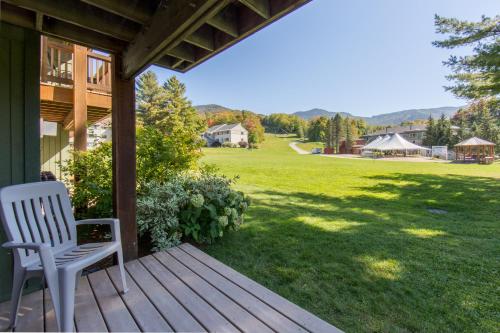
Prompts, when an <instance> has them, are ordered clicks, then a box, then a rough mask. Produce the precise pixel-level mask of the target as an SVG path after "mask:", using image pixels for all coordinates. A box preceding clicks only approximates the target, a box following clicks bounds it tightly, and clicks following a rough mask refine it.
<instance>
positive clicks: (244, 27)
mask: <svg viewBox="0 0 500 333" xmlns="http://www.w3.org/2000/svg"><path fill="white" fill-rule="evenodd" d="M310 1H311V0H273V1H271V2H270V12H271V17H270V18H269V19H268V20H265V19H263V18H262V17H260V16H259V15H257V14H256V13H255V12H253V11H252V10H250V9H248V8H247V7H246V6H241V7H240V8H238V15H237V16H238V29H239V33H240V35H239V36H238V38H235V37H233V36H230V35H228V34H227V33H225V32H222V31H219V29H217V30H215V31H214V44H215V51H214V52H210V53H207V54H206V55H204V56H203V55H202V56H198V57H197V58H196V62H195V63H192V64H188V65H187V66H186V67H185V68H182V69H181V68H178V70H180V71H182V72H187V71H189V70H191V69H193V68H194V67H196V66H198V65H199V64H201V63H203V62H204V61H206V60H208V59H210V58H211V57H213V56H215V55H217V54H219V53H220V52H222V51H224V50H225V49H227V48H228V47H231V46H232V45H234V44H236V43H237V42H239V41H241V40H242V39H244V38H246V37H248V36H250V35H252V34H254V33H256V32H257V31H259V30H260V29H262V28H264V27H266V26H268V25H270V24H271V23H273V22H275V21H277V20H279V19H280V18H281V17H283V16H285V15H287V14H288V13H290V12H292V11H294V10H296V9H298V8H299V7H301V6H303V5H305V4H307V3H308V2H310Z"/></svg>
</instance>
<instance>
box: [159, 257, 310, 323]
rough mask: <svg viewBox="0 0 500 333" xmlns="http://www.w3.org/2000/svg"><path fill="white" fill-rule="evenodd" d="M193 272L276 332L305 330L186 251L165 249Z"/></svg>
mask: <svg viewBox="0 0 500 333" xmlns="http://www.w3.org/2000/svg"><path fill="white" fill-rule="evenodd" d="M167 252H168V253H170V254H171V255H173V256H174V257H175V258H177V259H178V260H179V261H180V262H182V263H183V264H184V265H186V266H187V267H189V268H190V269H191V270H192V271H193V272H195V273H196V274H198V275H199V276H201V277H203V278H204V279H205V280H206V281H207V282H208V283H210V284H212V285H213V286H214V287H216V288H218V289H219V290H220V291H222V292H223V293H225V294H226V295H227V296H229V297H230V298H232V299H233V300H235V301H236V302H238V303H239V304H240V305H241V306H243V307H244V308H245V309H247V310H248V311H249V312H250V313H252V314H253V315H254V316H256V317H257V318H259V319H260V320H262V321H263V322H265V323H266V324H267V325H268V326H269V327H271V328H272V329H274V330H275V331H277V332H307V331H306V330H305V329H303V328H302V327H300V326H299V325H297V324H296V323H294V322H293V321H292V320H290V319H289V318H287V317H285V316H284V315H282V314H281V313H279V312H278V311H276V310H275V309H273V308H272V307H270V306H269V305H267V304H266V303H263V302H262V301H261V300H259V299H258V298H256V297H255V296H253V295H252V294H250V293H249V292H247V291H246V290H244V289H242V288H241V287H239V286H238V285H236V284H234V283H233V282H231V281H229V280H228V279H226V278H225V277H223V276H222V275H220V274H219V273H217V272H216V271H214V270H212V269H210V267H207V266H206V265H204V264H203V263H201V262H200V261H198V260H197V259H196V258H194V257H192V256H191V255H189V254H187V253H186V252H184V251H182V250H180V249H178V248H172V249H169V250H168V251H167Z"/></svg>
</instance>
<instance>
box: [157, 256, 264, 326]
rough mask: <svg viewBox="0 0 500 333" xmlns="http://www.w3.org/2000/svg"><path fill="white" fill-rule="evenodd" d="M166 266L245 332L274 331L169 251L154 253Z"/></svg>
mask: <svg viewBox="0 0 500 333" xmlns="http://www.w3.org/2000/svg"><path fill="white" fill-rule="evenodd" d="M154 257H156V258H157V259H158V260H159V261H160V262H161V263H162V264H163V265H164V266H165V267H168V269H170V270H171V272H172V273H174V274H175V275H176V276H177V277H178V278H179V279H180V280H182V281H183V282H184V283H185V284H186V285H187V286H189V287H190V288H191V289H192V290H193V291H194V292H195V293H197V294H198V295H199V296H200V297H202V298H203V299H204V300H205V301H206V302H207V303H209V304H210V305H211V306H213V307H214V308H215V309H217V310H218V311H219V313H222V314H224V316H225V317H226V318H227V319H228V320H229V321H231V323H232V324H233V325H234V326H236V327H238V329H240V330H241V331H243V332H262V333H265V332H272V330H271V329H270V328H269V327H267V326H266V325H264V323H262V322H261V321H260V320H258V319H257V318H256V317H254V316H253V315H251V314H250V313H249V312H248V311H246V310H245V309H243V308H242V307H241V306H240V305H238V304H237V303H236V302H234V301H233V300H232V299H230V298H229V297H227V296H226V295H224V294H223V293H221V292H220V291H219V290H217V289H216V288H214V287H212V286H211V285H210V284H208V283H207V282H206V281H205V280H203V279H202V278H200V277H199V276H197V275H196V274H193V272H192V271H191V270H189V269H188V268H186V267H185V266H184V265H182V264H181V263H180V262H178V261H177V260H176V259H175V258H174V257H172V256H171V255H170V254H168V253H167V252H158V253H156V254H155V255H154Z"/></svg>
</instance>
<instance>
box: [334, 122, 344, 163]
mask: <svg viewBox="0 0 500 333" xmlns="http://www.w3.org/2000/svg"><path fill="white" fill-rule="evenodd" d="M333 123H334V127H333V130H334V132H333V140H334V146H335V152H336V153H338V152H339V146H340V140H342V135H343V126H342V125H343V120H342V116H341V115H340V114H339V113H337V114H336V115H335V117H333Z"/></svg>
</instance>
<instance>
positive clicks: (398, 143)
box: [372, 133, 429, 151]
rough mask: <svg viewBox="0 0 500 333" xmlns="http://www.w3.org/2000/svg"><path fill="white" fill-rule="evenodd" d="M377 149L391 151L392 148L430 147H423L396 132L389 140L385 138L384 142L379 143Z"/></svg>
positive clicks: (414, 148)
mask: <svg viewBox="0 0 500 333" xmlns="http://www.w3.org/2000/svg"><path fill="white" fill-rule="evenodd" d="M372 149H375V150H380V151H390V150H399V151H402V150H404V151H408V150H429V148H425V147H421V146H419V145H416V144H414V143H411V142H410V141H407V140H405V139H404V138H403V137H402V136H401V135H399V134H398V133H395V134H394V135H392V136H391V137H390V139H389V140H384V141H383V142H381V143H379V144H377V146H376V147H375V148H372Z"/></svg>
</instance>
